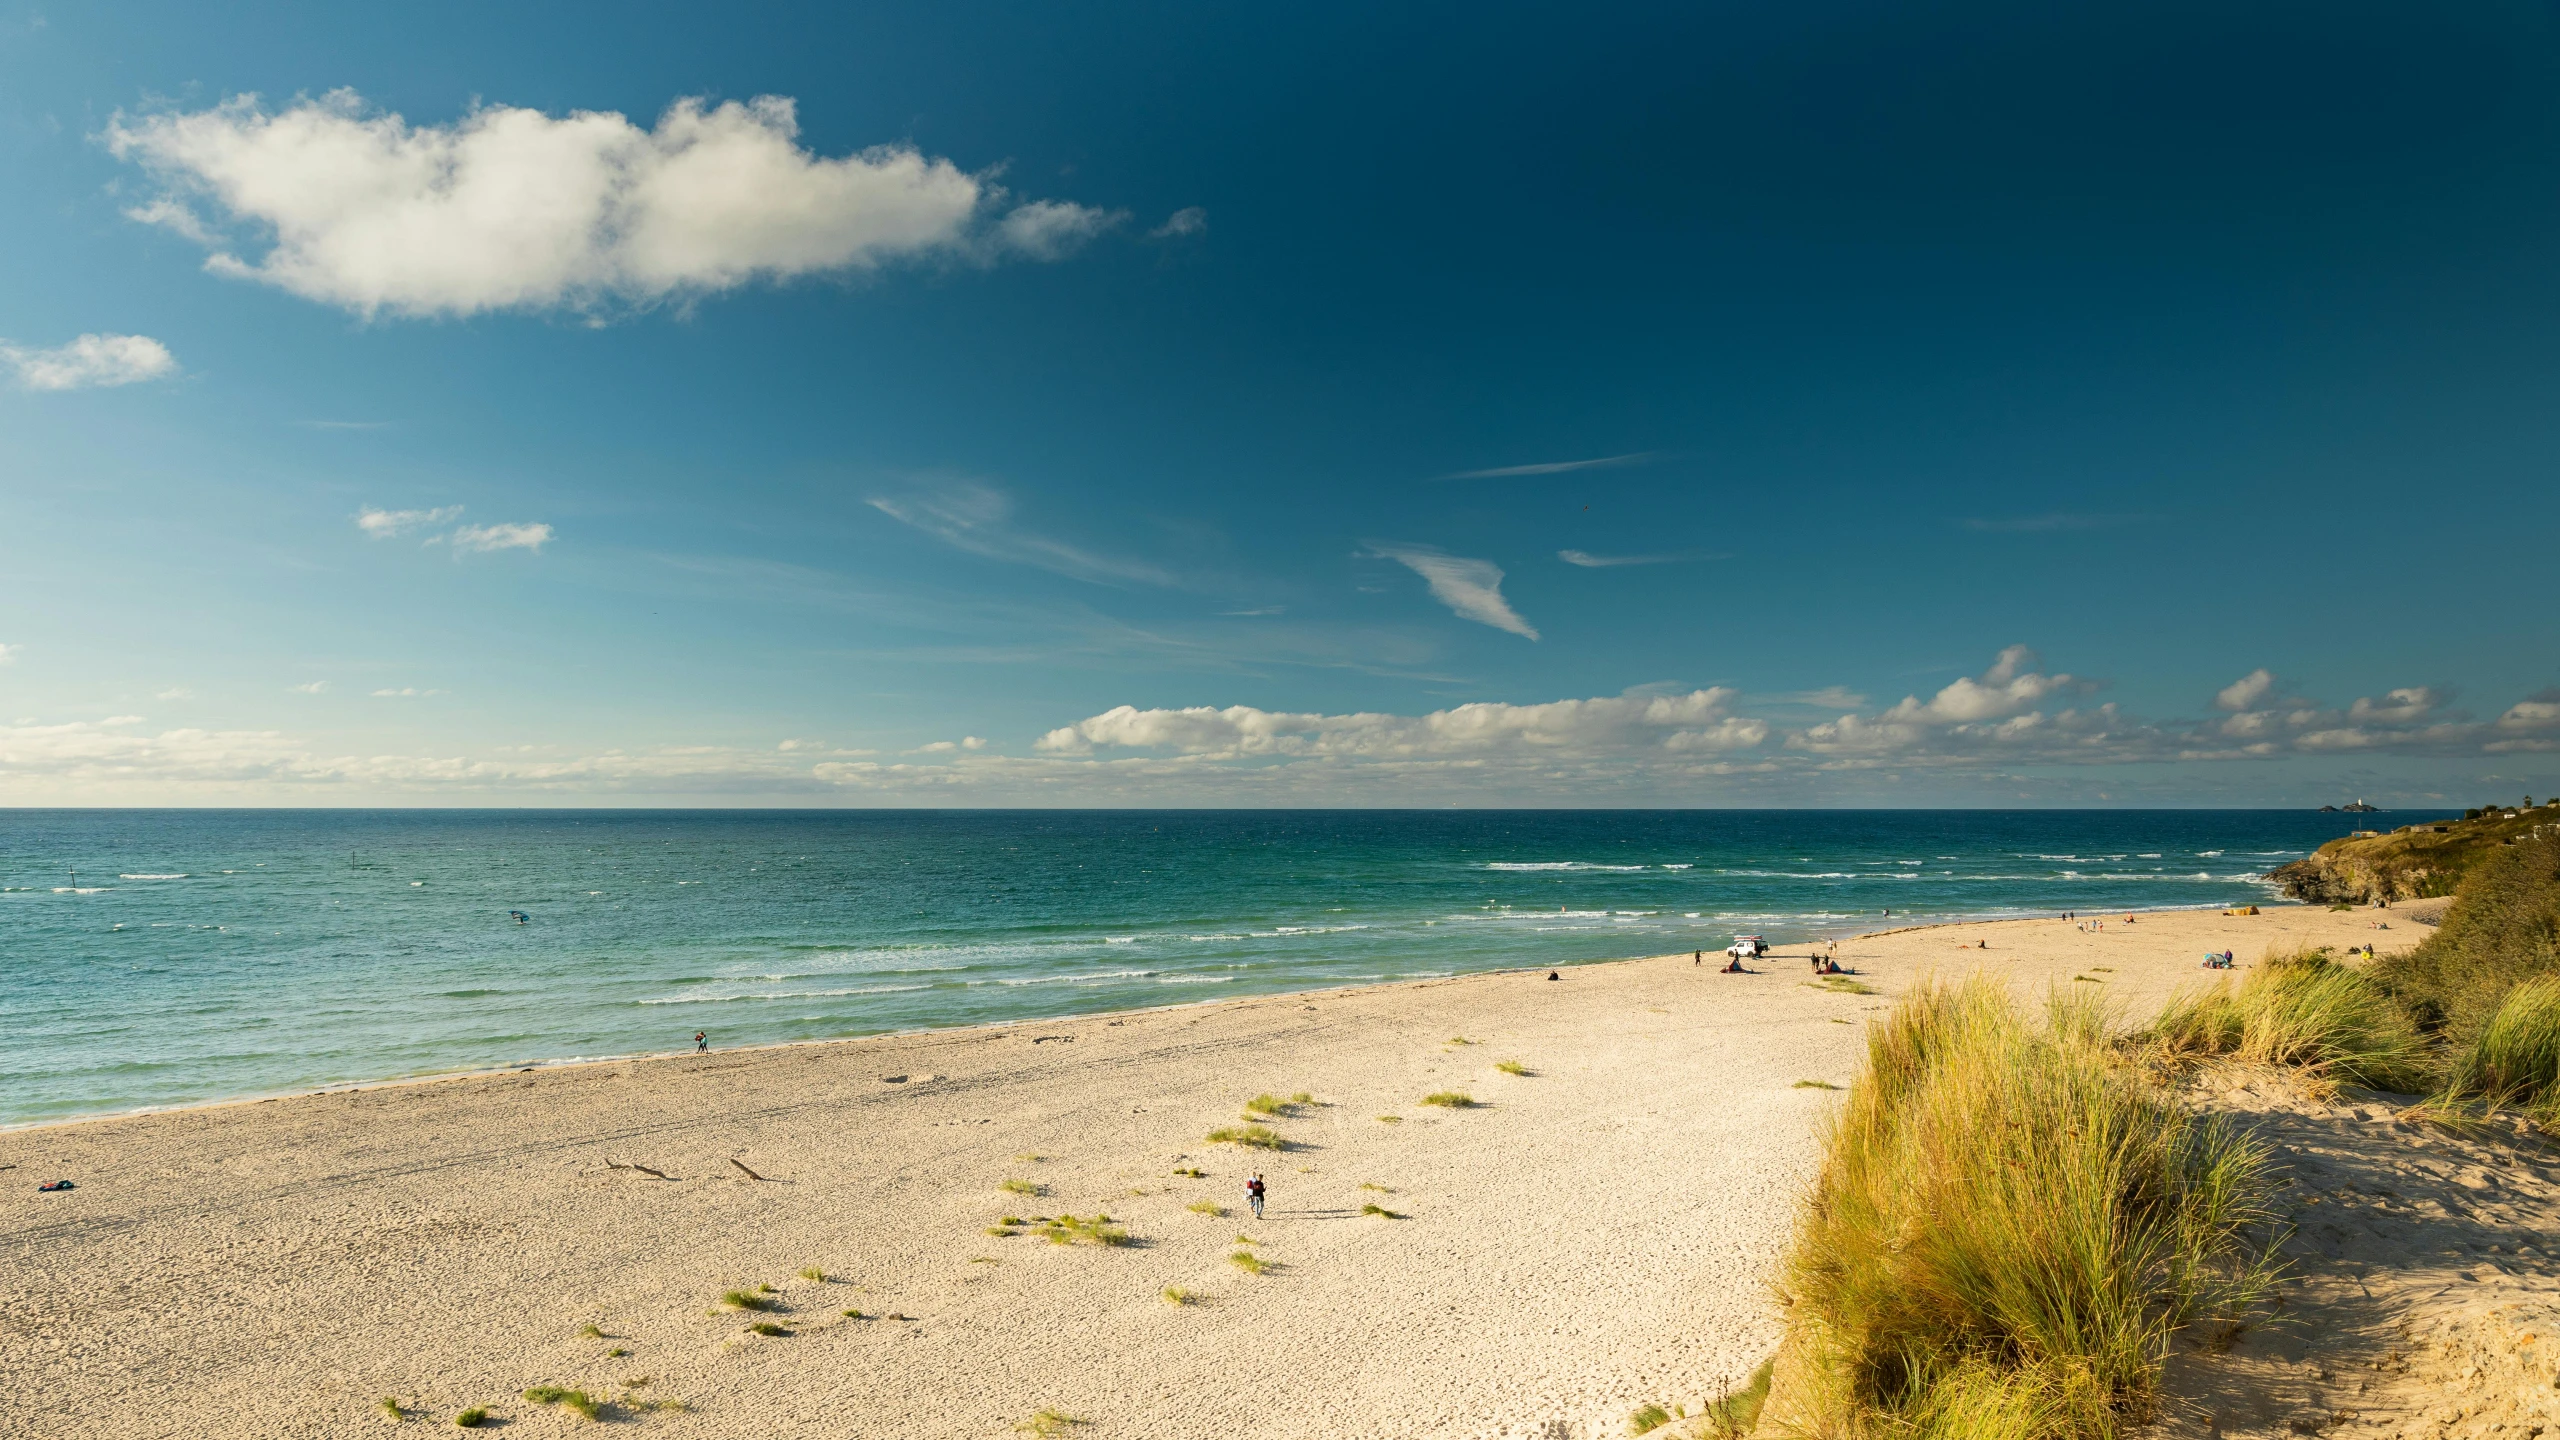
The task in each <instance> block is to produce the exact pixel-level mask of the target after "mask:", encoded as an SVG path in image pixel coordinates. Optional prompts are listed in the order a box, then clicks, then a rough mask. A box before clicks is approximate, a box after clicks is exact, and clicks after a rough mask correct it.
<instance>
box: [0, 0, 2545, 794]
mask: <svg viewBox="0 0 2560 1440" xmlns="http://www.w3.org/2000/svg"><path fill="white" fill-rule="evenodd" d="M0 195H5V197H6V199H7V202H8V203H6V204H5V205H0V804H6V805H474V806H485V805H538V806H564V805H569V806H574V805H720V806H759V805H789V806H907V805H932V806H968V805H991V806H992V805H1034V806H1041V805H1139V806H1190V805H1244V806H1251V805H1354V806H1367V805H1414V806H1446V805H1476V806H1511V805H1523V806H1546V805H1697V806H1726V805H1731V806H1901V805H1949V806H1974V805H1998V806H2008V805H2092V806H2095V805H2122V806H2142V805H2162V806H2214V805H2235V806H2237V805H2249V806H2255V805H2274V806H2317V805H2320V804H2324V803H2332V804H2333V803H2343V802H2345V801H2348V800H2351V799H2355V798H2358V797H2363V798H2368V799H2371V800H2373V801H2375V802H2377V803H2382V804H2386V805H2398V806H2425V807H2439V806H2443V805H2446V804H2452V805H2468V804H2481V803H2485V802H2488V801H2492V800H2495V801H2502V802H2509V803H2512V802H2513V801H2514V800H2516V799H2517V798H2519V797H2520V796H2522V795H2526V794H2531V795H2534V796H2536V797H2537V798H2541V797H2546V796H2548V795H2549V794H2550V793H2551V792H2553V791H2555V790H2560V601H2555V600H2554V598H2553V596H2552V590H2551V577H2552V575H2553V559H2552V555H2553V545H2554V541H2555V538H2560V485H2555V484H2554V469H2555V463H2554V462H2555V460H2560V403H2555V401H2560V394H2555V391H2560V18H2555V16H2554V14H2553V12H2552V11H2551V10H2550V9H2549V8H2548V7H2545V6H2536V5H2526V4H2520V3H2504V4H2502V3H2490V4H2483V5H2477V6H2465V7H2412V6H2400V5H2383V4H2357V3H2346V4H2339V3H2324V4H2319V5H2312V4H2307V3H2306V4H2256V5H2241V6H2233V5H2228V4H2213V5H2207V4H2179V3H2167V4H2144V5H2099V6H2075V7H2052V6H2043V5H2027V4H2011V5H2003V4H1963V3H1959V4H1951V5H1946V6H1939V7H1928V8H1927V9H1926V11H1925V13H1924V12H1923V11H1920V10H1915V9H1913V8H1912V7H1905V6H1888V5H1880V4H1822V3H1815V4H1805V5H1790V6H1770V5H1743V4H1683V5H1660V6H1647V5H1600V6H1584V7H1554V6H1522V5H1503V4H1486V3H1472V4H1465V5H1457V4H1448V5H1423V4H1415V5H1393V6H1379V5H1336V6H1327V5H1315V6H1304V7H1293V8H1292V9H1291V10H1289V11H1288V12H1286V13H1285V14H1284V13H1281V12H1270V11H1244V10H1238V9H1235V8H1234V7H1199V6H1173V5H1153V4H1131V3H1104V4H1097V5H1092V6H1083V7H1058V6H1032V5H1019V6H1002V5H989V4H979V3H969V0H956V3H955V0H944V3H938V4H933V5H904V6H880V5H837V6H827V7H815V6H812V7H806V8H804V9H784V8H775V7H730V8H727V9H723V10H721V11H718V12H717V13H714V12H711V11H705V10H703V9H701V8H700V7H698V6H684V7H677V6H672V5H655V4H648V3H621V4H616V5H613V6H610V7H606V6H600V5H599V6H582V5H568V4H563V5H550V6H523V5H483V4H469V3H463V4H449V5H439V6H404V7H385V6H346V5H328V6H321V5H311V6H293V5H279V4H251V5H246V6H238V7H212V8H208V7H204V6H190V5H178V4H149V3H135V4H125V5H85V6H69V5H50V4H36V5H27V4H25V3H23V0H0Z"/></svg>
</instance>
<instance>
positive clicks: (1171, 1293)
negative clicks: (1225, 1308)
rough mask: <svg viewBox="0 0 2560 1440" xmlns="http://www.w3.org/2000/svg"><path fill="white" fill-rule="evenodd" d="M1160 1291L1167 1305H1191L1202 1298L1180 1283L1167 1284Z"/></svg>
mask: <svg viewBox="0 0 2560 1440" xmlns="http://www.w3.org/2000/svg"><path fill="white" fill-rule="evenodd" d="M1160 1293H1161V1294H1162V1295H1163V1296H1164V1303H1166V1304H1167V1305H1189V1304H1191V1303H1193V1302H1194V1301H1197V1300H1198V1299H1199V1298H1200V1297H1199V1296H1197V1295H1194V1294H1192V1293H1191V1292H1190V1291H1188V1290H1185V1289H1183V1288H1182V1287H1181V1286H1179V1285H1167V1286H1166V1287H1164V1289H1163V1290H1162V1291H1161V1292H1160Z"/></svg>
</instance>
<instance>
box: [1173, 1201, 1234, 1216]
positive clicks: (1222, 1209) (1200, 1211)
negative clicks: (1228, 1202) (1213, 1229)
mask: <svg viewBox="0 0 2560 1440" xmlns="http://www.w3.org/2000/svg"><path fill="white" fill-rule="evenodd" d="M1182 1208H1184V1209H1185V1210H1188V1211H1190V1212H1191V1213H1192V1214H1194V1215H1206V1216H1209V1217H1210V1218H1212V1219H1216V1220H1223V1219H1225V1218H1226V1216H1227V1207H1226V1206H1224V1205H1221V1204H1219V1203H1218V1202H1217V1201H1215V1200H1194V1201H1192V1202H1191V1203H1190V1204H1188V1205H1185V1206H1184V1207H1182Z"/></svg>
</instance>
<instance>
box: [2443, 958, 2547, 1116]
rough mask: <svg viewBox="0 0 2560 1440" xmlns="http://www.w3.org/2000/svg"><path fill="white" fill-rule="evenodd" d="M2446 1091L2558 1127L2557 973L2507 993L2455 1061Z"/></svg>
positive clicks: (2542, 976) (2446, 1084) (2455, 1096)
mask: <svg viewBox="0 0 2560 1440" xmlns="http://www.w3.org/2000/svg"><path fill="white" fill-rule="evenodd" d="M2444 1093H2445V1097H2446V1098H2447V1099H2449V1100H2450V1099H2458V1098H2462V1097H2479V1098H2482V1099H2485V1100H2487V1101H2488V1102H2489V1103H2490V1104H2492V1105H2521V1106H2523V1107H2525V1108H2526V1109H2527V1110H2529V1111H2530V1112H2531V1113H2532V1115H2533V1117H2534V1119H2535V1120H2536V1121H2538V1122H2540V1123H2541V1124H2542V1125H2544V1126H2545V1127H2546V1128H2547V1127H2551V1126H2553V1125H2555V1124H2560V975H2538V976H2535V977H2534V978H2532V979H2530V980H2526V981H2523V982H2522V983H2520V984H2518V985H2517V986H2515V988H2513V989H2511V990H2509V991H2508V992H2507V996H2506V999H2505V1000H2504V1001H2503V1002H2501V1003H2500V1004H2499V1006H2498V1008H2497V1010H2496V1011H2494V1012H2493V1013H2492V1014H2491V1015H2490V1017H2489V1023H2488V1024H2486V1025H2484V1026H2482V1027H2481V1029H2480V1033H2479V1035H2478V1036H2477V1037H2476V1038H2474V1039H2473V1040H2472V1042H2471V1044H2470V1045H2469V1046H2468V1047H2466V1048H2465V1049H2464V1050H2463V1052H2462V1054H2461V1055H2460V1056H2459V1057H2458V1058H2456V1060H2455V1061H2454V1064H2453V1068H2452V1073H2451V1075H2450V1076H2448V1077H2447V1079H2446V1082H2445V1088H2444Z"/></svg>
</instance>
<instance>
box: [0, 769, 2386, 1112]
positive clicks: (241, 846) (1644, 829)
mask: <svg viewBox="0 0 2560 1440" xmlns="http://www.w3.org/2000/svg"><path fill="white" fill-rule="evenodd" d="M2406 818H2408V817H2397V819H2396V820H2395V821H2394V822H2391V823H2398V821H2399V820H2405V819H2406ZM2373 823H2375V822H2374V821H2373V820H2372V819H2369V818H2367V817H2361V816H2350V815H2321V814H2316V813H2305V812H2300V811H2256V810H2253V811H2204V810H2174V811H2114V810H2110V811H2053V810H2035V811H2008V812H2003V811H1981V810H1963V811H1909V810H1896V811H1864V812H1859V811H1735V810H1711V811H1658V810H1649V811H1482V810H1467V811H1427V812H1416V811H1295V812H1290V811H1279V812H1275V811H1197V810H1185V811H1158V812H1142V811H1009V812H997V811H940V812H918V811H856V812H846V811H825V812H784V813H777V812H773V811H753V812H704V811H670V812H635V811H531V812H529V811H521V810H508V811H453V810H377V811H336V810H332V811H276V810H243V811H205V810H167V811H142V810H79V811H74V810H61V811H41V810H14V811H0V1026H5V1029H6V1034H7V1040H8V1043H7V1044H6V1045H5V1046H0V1124H16V1123H24V1122H28V1121H36V1120H46V1119H55V1118H60V1117H65V1116H73V1115H88V1114H98V1113H104V1112H112V1111H121V1110H132V1109H138V1108H143V1107H150V1106H165V1105H177V1104H185V1103H189V1102H194V1101H202V1100H211V1099H221V1098H229V1097H238V1096H247V1095H261V1094H271V1093H277V1092H283V1091H291V1090H301V1089H309V1088H314V1087H319V1086H326V1085H333V1084H341V1083H346V1082H350V1081H359V1080H376V1079H384V1078H389V1077H393V1076H405V1075H421V1074H434V1073H438V1072H444V1071H453V1070H464V1069H476V1068H482V1067H489V1066H500V1065H520V1064H530V1063H535V1062H540V1061H553V1060H565V1059H577V1058H592V1057H598V1056H608V1055H623V1054H633V1053H642V1052H651V1051H665V1050H672V1049H677V1048H681V1047H685V1046H688V1045H689V1044H690V1041H691V1037H692V1035H693V1032H694V1031H696V1030H707V1031H709V1032H710V1034H711V1039H712V1042H713V1043H714V1044H715V1045H719V1046H731V1045H747V1044H757V1043H766V1042H772V1041H780V1040H802V1039H811V1038H816V1037H820V1036H834V1035H864V1034H873V1033H878V1032H881V1031H892V1030H913V1029H923V1028H930V1027H938V1026H951V1025H969V1024H978V1023H983V1022H988V1021H999V1020H1021V1019H1032V1018H1038V1017H1044V1016H1055V1015H1066V1014H1077V1013H1086V1012H1091V1011H1096V1010H1116V1009H1125V1008H1131V1007H1138V1006H1150V1005H1167V1004H1180V1003H1185V1002H1191V1001H1199V1000H1208V999H1214V998H1219V997H1223V996H1230V995H1239V994H1247V993H1257V992H1267V991H1279V990H1294V989H1305V988H1310V987H1315V986H1326V985H1342V984H1351V983H1356V982H1360V981H1371V980H1392V979H1400V978H1406V977H1414V976H1427V975H1446V974H1451V973H1454V972H1458V971H1468V970H1487V969H1497V968H1503V967H1511V966H1529V965H1535V966H1551V965H1565V964H1572V963H1575V962H1579V961H1587V960H1602V959H1609V958H1613V957H1620V956H1629V955H1645V954H1659V953H1662V952H1666V951H1673V950H1694V949H1700V948H1708V949H1714V948H1720V947H1722V946H1723V945H1724V944H1725V943H1727V942H1728V941H1729V940H1730V939H1731V937H1732V936H1733V935H1734V933H1735V932H1737V931H1757V932H1762V933H1765V934H1767V935H1769V936H1770V938H1771V939H1773V940H1781V939H1796V938H1801V937H1809V936H1822V935H1833V934H1846V933H1850V932H1854V931H1857V930H1863V929H1871V928H1876V927H1880V926H1884V925H1888V924H1895V925H1898V924H1903V923H1917V922H1921V921H1927V920H1932V919H1948V918H1957V917H1982V916H2004V915H2032V914H2050V913H2053V912H2056V911H2060V910H2064V909H2075V910H2123V909H2130V908H2153V909H2156V908H2165V907H2172V906H2219V905H2224V904H2228V903H2231V902H2233V901H2254V900H2262V899H2265V898H2267V896H2268V894H2269V891H2268V888H2267V887H2266V886H2265V885H2264V884H2263V883H2262V882H2261V881H2260V880H2259V878H2258V877H2259V876H2261V875H2262V874H2264V873H2265V872H2266V871H2267V870H2268V869H2270V868H2272V867H2274V866H2276V865H2279V864H2282V863H2283V862H2285V861H2287V860H2290V859H2293V858H2295V857H2297V856H2300V855H2303V854H2306V853H2308V852H2309V851H2310V850H2312V849H2313V848H2315V847H2317V846H2318V845H2319V844H2320V843H2321V842H2323V841H2326V840H2330V839H2334V838H2336V837H2337V836H2339V835H2342V834H2345V833H2346V832H2347V831H2349V830H2350V829H2354V828H2356V827H2357V826H2358V825H2359V824H2365V825H2370V824H2373ZM1887 910H1890V911H1891V912H1892V915H1891V918H1890V919H1888V918H1887V916H1886V915H1885V912H1886V911H1887ZM510 911H522V912H523V913H524V914H525V915H526V917H527V919H526V921H525V922H524V923H521V924H519V923H517V921H516V920H514V919H513V918H512V917H511V916H510V913H509V912H510Z"/></svg>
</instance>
